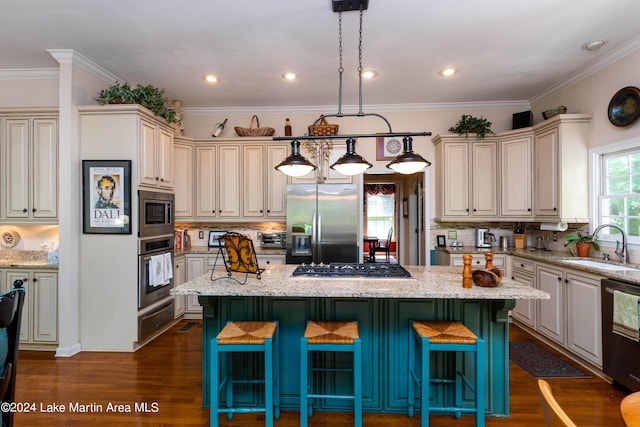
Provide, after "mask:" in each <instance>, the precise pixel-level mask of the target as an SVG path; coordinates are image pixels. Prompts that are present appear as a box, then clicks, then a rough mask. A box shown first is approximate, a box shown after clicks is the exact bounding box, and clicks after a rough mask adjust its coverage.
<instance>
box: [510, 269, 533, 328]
mask: <svg viewBox="0 0 640 427" xmlns="http://www.w3.org/2000/svg"><path fill="white" fill-rule="evenodd" d="M512 279H513V280H515V281H516V282H518V283H520V284H522V285H525V286H529V287H530V288H535V287H536V281H535V277H534V276H533V274H526V273H522V272H520V271H517V270H515V271H514V272H513V276H512ZM512 315H513V317H514V318H515V319H517V320H519V321H520V322H522V323H524V324H525V325H527V326H529V327H531V328H532V329H535V327H536V300H532V299H519V300H516V306H515V307H514V309H513V312H512Z"/></svg>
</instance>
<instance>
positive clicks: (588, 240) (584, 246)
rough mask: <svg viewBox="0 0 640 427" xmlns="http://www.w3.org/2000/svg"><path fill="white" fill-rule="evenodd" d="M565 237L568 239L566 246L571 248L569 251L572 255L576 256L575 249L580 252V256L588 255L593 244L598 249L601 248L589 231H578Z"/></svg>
mask: <svg viewBox="0 0 640 427" xmlns="http://www.w3.org/2000/svg"><path fill="white" fill-rule="evenodd" d="M564 238H565V240H566V242H565V243H564V246H565V247H567V248H569V253H570V254H571V255H572V256H576V253H575V252H574V249H575V250H576V252H577V253H578V256H579V257H588V256H589V252H590V251H591V246H593V248H594V249H595V250H596V251H599V250H600V245H599V244H598V242H597V241H596V240H595V238H594V237H593V236H592V235H591V234H589V233H582V232H580V231H578V232H577V233H576V234H575V235H573V234H570V235H567V236H564Z"/></svg>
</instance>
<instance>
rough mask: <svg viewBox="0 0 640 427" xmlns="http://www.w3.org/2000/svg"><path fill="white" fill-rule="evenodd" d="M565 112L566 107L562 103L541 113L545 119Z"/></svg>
mask: <svg viewBox="0 0 640 427" xmlns="http://www.w3.org/2000/svg"><path fill="white" fill-rule="evenodd" d="M566 112H567V107H565V106H564V105H561V106H559V107H558V108H554V109H553V110H547V111H544V112H543V113H542V117H543V118H544V119H545V120H547V119H550V118H551V117H553V116H557V115H558V114H565V113H566Z"/></svg>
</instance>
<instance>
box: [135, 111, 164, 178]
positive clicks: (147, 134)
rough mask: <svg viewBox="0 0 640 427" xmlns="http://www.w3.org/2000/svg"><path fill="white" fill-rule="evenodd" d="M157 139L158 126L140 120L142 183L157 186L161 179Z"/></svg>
mask: <svg viewBox="0 0 640 427" xmlns="http://www.w3.org/2000/svg"><path fill="white" fill-rule="evenodd" d="M157 141H158V135H157V126H156V125H155V124H153V123H150V122H147V121H145V120H140V147H139V162H140V164H139V170H138V174H139V175H138V177H139V182H140V184H141V185H147V186H151V187H155V186H156V185H157V181H158V180H159V179H160V177H159V176H158V175H159V174H158V170H157V164H156V151H157Z"/></svg>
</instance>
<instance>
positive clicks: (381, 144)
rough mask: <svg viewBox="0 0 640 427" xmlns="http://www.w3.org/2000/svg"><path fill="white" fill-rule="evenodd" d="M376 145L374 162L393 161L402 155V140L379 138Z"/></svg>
mask: <svg viewBox="0 0 640 427" xmlns="http://www.w3.org/2000/svg"><path fill="white" fill-rule="evenodd" d="M376 139H377V145H376V148H377V149H376V160H393V159H395V158H396V157H397V156H398V155H399V154H402V139H401V138H399V137H397V136H379V137H377V138H376Z"/></svg>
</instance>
